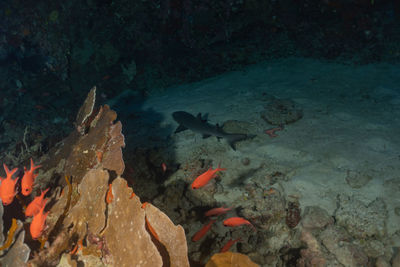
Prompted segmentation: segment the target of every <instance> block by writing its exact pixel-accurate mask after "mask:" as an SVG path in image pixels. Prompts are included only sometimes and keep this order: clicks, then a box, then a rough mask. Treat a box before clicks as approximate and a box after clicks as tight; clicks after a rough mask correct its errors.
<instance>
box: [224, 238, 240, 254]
mask: <svg viewBox="0 0 400 267" xmlns="http://www.w3.org/2000/svg"><path fill="white" fill-rule="evenodd" d="M238 241H241V239H240V238H238V239H235V240H233V239H230V240H229V241H228V242H226V244H225V245H224V246H223V247H222V248H221V250H220V251H219V252H220V253H223V252H227V251H228V250H229V249H230V248H231V247H232V245H233V244H235V243H236V242H238Z"/></svg>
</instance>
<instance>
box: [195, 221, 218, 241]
mask: <svg viewBox="0 0 400 267" xmlns="http://www.w3.org/2000/svg"><path fill="white" fill-rule="evenodd" d="M215 221H216V220H211V221H210V222H209V223H207V224H206V225H204V226H203V227H202V228H201V229H200V230H199V231H197V232H196V233H195V234H194V235H193V237H192V241H193V242H196V241H199V240H200V239H201V238H202V237H203V236H204V235H205V234H206V233H207V232H208V231H209V230H210V229H211V226H212V225H213V223H215Z"/></svg>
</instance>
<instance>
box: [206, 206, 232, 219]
mask: <svg viewBox="0 0 400 267" xmlns="http://www.w3.org/2000/svg"><path fill="white" fill-rule="evenodd" d="M231 209H232V208H224V207H220V208H214V209H210V210H209V211H207V212H206V213H204V216H206V217H209V216H219V215H221V214H225V213H227V212H228V211H230V210H231Z"/></svg>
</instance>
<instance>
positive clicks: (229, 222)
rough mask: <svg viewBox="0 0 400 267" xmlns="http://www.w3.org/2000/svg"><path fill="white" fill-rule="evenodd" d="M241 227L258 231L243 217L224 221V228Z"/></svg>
mask: <svg viewBox="0 0 400 267" xmlns="http://www.w3.org/2000/svg"><path fill="white" fill-rule="evenodd" d="M240 225H249V226H251V227H252V228H253V230H254V231H256V228H255V227H254V225H252V224H251V222H249V221H248V220H246V219H244V218H241V217H231V218H228V219H226V220H225V221H224V226H229V227H236V226H240Z"/></svg>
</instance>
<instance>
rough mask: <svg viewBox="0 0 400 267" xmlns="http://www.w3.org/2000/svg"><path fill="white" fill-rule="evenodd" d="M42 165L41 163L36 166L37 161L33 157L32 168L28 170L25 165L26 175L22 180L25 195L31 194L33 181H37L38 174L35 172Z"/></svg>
mask: <svg viewBox="0 0 400 267" xmlns="http://www.w3.org/2000/svg"><path fill="white" fill-rule="evenodd" d="M40 167H42V166H41V165H37V166H35V163H33V160H32V158H31V169H30V170H28V169H27V168H26V167H24V171H25V173H24V176H23V177H22V180H21V188H22V192H21V193H22V194H23V195H24V196H29V195H30V194H31V193H32V187H33V182H34V181H35V178H36V177H37V176H38V175H37V174H35V173H34V172H35V170H36V169H38V168H40Z"/></svg>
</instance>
